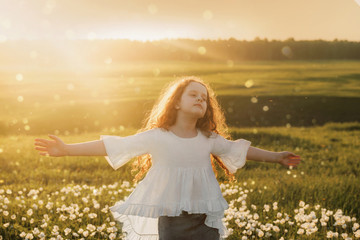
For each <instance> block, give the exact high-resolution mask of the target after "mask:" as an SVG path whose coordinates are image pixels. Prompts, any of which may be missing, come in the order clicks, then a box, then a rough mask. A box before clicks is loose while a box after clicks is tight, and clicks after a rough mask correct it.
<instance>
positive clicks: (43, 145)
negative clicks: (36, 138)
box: [34, 142, 47, 147]
mask: <svg viewBox="0 0 360 240" xmlns="http://www.w3.org/2000/svg"><path fill="white" fill-rule="evenodd" d="M34 145H35V146H42V147H47V144H45V143H42V142H35V143H34Z"/></svg>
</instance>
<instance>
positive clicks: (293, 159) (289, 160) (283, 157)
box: [277, 151, 301, 167]
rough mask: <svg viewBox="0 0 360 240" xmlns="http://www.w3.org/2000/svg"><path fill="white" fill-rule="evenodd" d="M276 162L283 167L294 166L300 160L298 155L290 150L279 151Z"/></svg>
mask: <svg viewBox="0 0 360 240" xmlns="http://www.w3.org/2000/svg"><path fill="white" fill-rule="evenodd" d="M277 162H278V163H280V164H281V165H283V166H285V167H289V166H292V167H296V166H297V165H299V163H300V162H301V158H300V156H299V155H295V154H294V153H292V152H286V151H285V152H279V156H278V161H277Z"/></svg>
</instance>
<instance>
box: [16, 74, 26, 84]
mask: <svg viewBox="0 0 360 240" xmlns="http://www.w3.org/2000/svg"><path fill="white" fill-rule="evenodd" d="M15 78H16V80H18V81H19V82H21V81H22V80H23V79H24V76H23V75H22V74H21V73H18V74H16V76H15Z"/></svg>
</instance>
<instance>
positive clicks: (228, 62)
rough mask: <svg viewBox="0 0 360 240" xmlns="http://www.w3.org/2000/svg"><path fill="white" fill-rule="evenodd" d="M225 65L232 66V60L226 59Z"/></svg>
mask: <svg viewBox="0 0 360 240" xmlns="http://www.w3.org/2000/svg"><path fill="white" fill-rule="evenodd" d="M226 65H227V66H228V67H230V68H231V67H234V61H232V60H227V61H226Z"/></svg>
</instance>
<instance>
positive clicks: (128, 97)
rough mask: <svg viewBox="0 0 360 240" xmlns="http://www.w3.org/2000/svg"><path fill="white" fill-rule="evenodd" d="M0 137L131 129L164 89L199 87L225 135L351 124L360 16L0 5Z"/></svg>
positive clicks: (350, 3) (241, 7) (247, 4)
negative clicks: (196, 80)
mask: <svg viewBox="0 0 360 240" xmlns="http://www.w3.org/2000/svg"><path fill="white" fill-rule="evenodd" d="M0 6H1V8H0V109H1V115H0V134H3V135H4V134H38V133H55V134H66V135H68V134H77V133H83V132H91V131H103V130H106V131H107V130H112V131H115V130H119V129H120V130H121V129H124V128H126V127H134V128H139V127H140V126H141V124H142V123H141V122H142V120H143V119H144V117H145V116H146V114H147V113H148V111H149V110H150V109H151V106H152V105H153V104H154V101H155V100H156V99H157V97H158V96H159V93H160V91H161V89H162V88H163V87H164V86H165V84H166V83H168V82H170V81H173V80H175V79H176V78H178V77H181V76H184V75H196V76H200V77H202V78H203V79H204V80H205V81H208V82H209V83H210V85H211V86H212V87H213V88H214V90H215V92H216V93H217V95H218V99H219V101H220V103H221V105H222V107H223V109H224V111H225V114H226V117H227V121H228V124H229V125H230V126H236V127H256V126H287V127H291V126H314V125H323V124H325V123H326V122H348V121H358V120H359V119H360V108H359V107H358V106H359V105H360V99H359V96H360V94H359V93H360V84H359V80H360V62H359V60H360V42H359V41H360V31H359V29H360V6H359V3H358V2H357V1H354V0H341V1H340V0H330V1H329V0H318V1H316V2H314V1H309V0H306V1H286V0H278V1H271V2H270V1H263V0H252V1H250V0H237V1H235V0H226V1H221V2H219V1H213V0H211V1H202V0H201V1H196V2H193V1H182V2H181V3H176V4H175V3H173V2H169V1H165V0H154V1H139V0H136V1H118V0H116V1H115V0H109V1H106V2H103V1H97V0H92V1H85V0H80V1H76V2H74V1H69V0H63V1H57V0H34V1H21V0H14V1H7V0H1V1H0Z"/></svg>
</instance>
